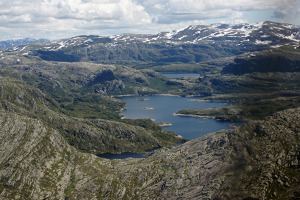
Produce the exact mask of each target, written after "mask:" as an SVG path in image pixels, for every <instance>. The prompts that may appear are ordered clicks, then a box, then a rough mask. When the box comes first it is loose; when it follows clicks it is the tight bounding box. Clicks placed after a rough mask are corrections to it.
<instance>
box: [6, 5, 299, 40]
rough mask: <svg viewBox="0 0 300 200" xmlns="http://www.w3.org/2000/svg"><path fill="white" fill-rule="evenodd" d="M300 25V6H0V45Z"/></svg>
mask: <svg viewBox="0 0 300 200" xmlns="http://www.w3.org/2000/svg"><path fill="white" fill-rule="evenodd" d="M266 20H271V21H277V22H287V23H292V24H297V25H299V24H300V0H0V32H1V34H0V40H7V39H16V38H24V37H30V38H48V39H59V38H68V37H71V36H76V35H83V34H95V35H115V34H121V33H158V32H161V31H171V30H173V29H177V28H182V27H186V26H188V25H195V24H212V23H219V22H229V23H237V22H247V23H256V22H259V21H266Z"/></svg>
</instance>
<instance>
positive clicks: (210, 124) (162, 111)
mask: <svg viewBox="0 0 300 200" xmlns="http://www.w3.org/2000/svg"><path fill="white" fill-rule="evenodd" d="M121 99H122V100H123V101H125V102H126V107H127V109H126V110H124V111H123V112H122V113H121V114H123V115H124V116H125V117H126V118H128V119H152V120H153V121H155V122H156V123H166V124H172V125H171V126H166V127H163V129H165V130H168V131H172V132H174V133H175V134H178V135H181V136H182V137H184V138H187V139H194V138H199V137H201V136H203V135H205V134H207V133H211V132H216V131H218V130H221V129H230V128H231V127H232V125H233V123H230V122H224V121H217V120H214V119H204V118H194V117H184V116H174V113H176V112H177V111H179V110H182V109H197V108H201V109H207V108H213V107H223V106H227V105H230V104H229V103H218V102H199V101H196V100H197V99H196V98H189V97H178V96H147V97H142V98H141V97H140V96H126V97H121Z"/></svg>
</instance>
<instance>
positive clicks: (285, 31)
mask: <svg viewBox="0 0 300 200" xmlns="http://www.w3.org/2000/svg"><path fill="white" fill-rule="evenodd" d="M34 42H35V43H36V42H37V41H34ZM41 42H43V43H42V44H39V45H34V46H30V45H28V46H25V47H23V48H20V49H16V51H20V52H21V54H25V55H26V54H31V55H36V56H39V57H40V58H42V59H44V60H48V61H64V62H79V61H92V62H97V63H104V64H121V65H129V66H133V67H137V68H143V67H145V66H146V67H147V66H157V65H166V64H170V63H198V62H201V61H205V60H209V59H214V58H220V57H228V56H236V55H240V54H242V53H245V52H254V51H260V50H265V49H268V48H278V47H280V46H281V45H286V44H289V45H292V46H294V47H295V48H298V47H299V42H300V27H299V26H295V25H291V24H283V23H274V22H269V21H267V22H261V23H257V24H253V25H250V24H213V25H210V26H204V25H198V26H188V27H186V28H183V29H180V30H174V31H171V32H162V33H159V34H154V35H150V34H122V35H114V36H110V37H103V36H97V35H81V36H77V37H72V38H68V39H62V40H56V41H51V42H46V43H44V42H45V41H44V40H42V41H41Z"/></svg>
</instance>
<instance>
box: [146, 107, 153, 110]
mask: <svg viewBox="0 0 300 200" xmlns="http://www.w3.org/2000/svg"><path fill="white" fill-rule="evenodd" d="M144 109H145V110H154V108H152V107H144Z"/></svg>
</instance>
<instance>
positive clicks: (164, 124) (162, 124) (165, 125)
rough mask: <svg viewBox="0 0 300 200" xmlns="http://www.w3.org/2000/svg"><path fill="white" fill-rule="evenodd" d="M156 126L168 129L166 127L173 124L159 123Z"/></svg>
mask: <svg viewBox="0 0 300 200" xmlns="http://www.w3.org/2000/svg"><path fill="white" fill-rule="evenodd" d="M158 125H159V126H161V127H168V126H172V125H173V124H171V123H163V122H161V123H159V124H158Z"/></svg>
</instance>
